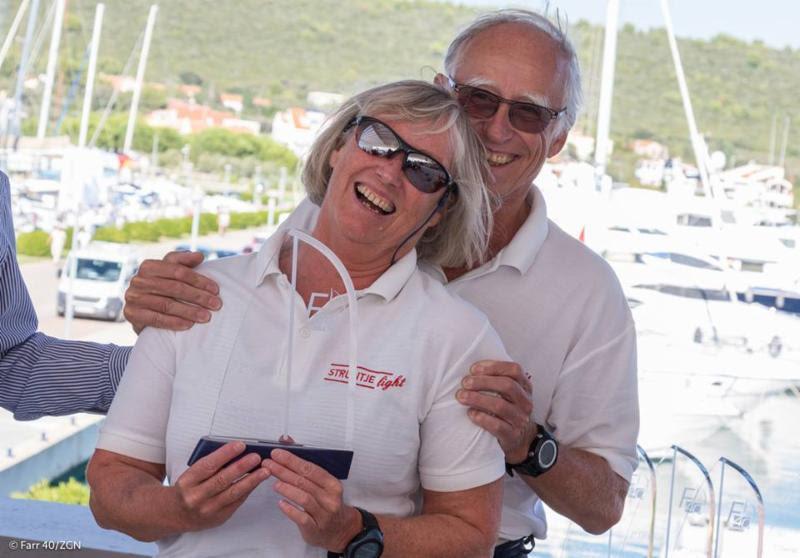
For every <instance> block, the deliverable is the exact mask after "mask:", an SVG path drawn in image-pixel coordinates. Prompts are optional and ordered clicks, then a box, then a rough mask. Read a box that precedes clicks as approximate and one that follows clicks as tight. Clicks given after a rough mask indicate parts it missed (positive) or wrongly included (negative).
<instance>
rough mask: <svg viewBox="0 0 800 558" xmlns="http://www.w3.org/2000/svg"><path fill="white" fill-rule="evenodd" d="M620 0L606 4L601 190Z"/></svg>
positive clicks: (597, 157) (598, 152) (597, 159)
mask: <svg viewBox="0 0 800 558" xmlns="http://www.w3.org/2000/svg"><path fill="white" fill-rule="evenodd" d="M618 19H619V0H608V4H607V6H606V33H605V42H604V45H603V70H602V74H601V78H600V102H599V108H598V112H597V138H596V140H595V148H594V165H595V177H596V186H595V187H596V188H597V189H598V190H601V189H602V188H601V183H602V179H603V176H604V175H605V173H606V165H607V163H608V147H609V143H610V138H609V135H608V134H609V128H610V127H611V101H612V97H613V94H614V65H615V61H616V58H617V22H618Z"/></svg>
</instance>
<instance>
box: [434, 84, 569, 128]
mask: <svg viewBox="0 0 800 558" xmlns="http://www.w3.org/2000/svg"><path fill="white" fill-rule="evenodd" d="M447 80H448V81H449V82H450V87H452V88H453V91H455V92H456V97H457V98H458V102H459V104H461V106H462V107H464V110H465V111H466V112H467V114H469V115H470V116H472V117H473V118H479V119H481V120H485V119H487V118H491V117H492V116H494V114H495V113H496V112H497V109H498V107H499V106H500V104H501V103H505V104H507V105H508V119H509V121H510V122H511V125H512V126H513V127H514V128H516V129H517V130H519V131H520V132H528V133H529V134H538V133H540V132H543V131H544V130H545V128H547V126H548V125H549V124H550V122H551V121H553V120H555V119H556V118H558V116H559V115H560V114H562V113H563V112H564V111H566V110H567V109H566V107H565V108H563V109H561V110H553V109H550V108H547V107H543V106H540V105H537V104H536V103H524V102H522V101H511V100H509V99H504V98H503V97H500V96H499V95H495V94H494V93H492V92H490V91H486V90H485V89H480V88H479V87H473V86H471V85H463V84H461V83H456V81H455V80H454V79H453V78H451V77H448V78H447Z"/></svg>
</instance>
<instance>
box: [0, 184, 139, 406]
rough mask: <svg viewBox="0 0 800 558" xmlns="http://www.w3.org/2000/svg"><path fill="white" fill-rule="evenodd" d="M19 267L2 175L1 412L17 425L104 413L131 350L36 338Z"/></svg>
mask: <svg viewBox="0 0 800 558" xmlns="http://www.w3.org/2000/svg"><path fill="white" fill-rule="evenodd" d="M37 326H38V322H37V319H36V313H35V311H34V309H33V304H31V299H30V296H28V290H27V289H26V288H25V283H24V282H23V280H22V274H21V273H20V270H19V266H18V265H17V257H16V247H15V240H14V224H13V222H12V220H11V196H10V188H9V185H8V177H6V175H4V174H3V173H0V407H3V408H4V409H8V410H9V411H11V412H12V413H14V417H15V418H16V419H18V420H31V419H35V418H38V417H40V416H42V415H66V414H70V413H77V412H81V411H106V410H108V407H109V405H110V404H111V399H112V398H113V397H114V391H115V390H116V387H117V384H119V380H120V377H121V376H122V371H123V370H124V369H125V364H126V363H127V361H128V353H129V352H130V347H117V346H115V345H100V344H98V343H84V342H79V341H63V340H61V339H56V338H54V337H48V336H47V335H44V334H43V333H37V331H36V329H37Z"/></svg>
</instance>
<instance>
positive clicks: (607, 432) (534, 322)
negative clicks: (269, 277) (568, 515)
mask: <svg viewBox="0 0 800 558" xmlns="http://www.w3.org/2000/svg"><path fill="white" fill-rule="evenodd" d="M530 201H531V202H532V207H533V209H532V211H531V213H530V215H529V216H528V219H527V220H526V221H525V223H524V224H523V225H522V227H521V228H520V229H519V231H517V234H516V235H515V236H514V238H513V239H512V241H511V242H510V243H509V244H508V245H507V246H506V247H505V248H504V249H503V250H501V251H500V252H499V253H498V254H497V255H496V256H495V257H494V258H493V259H492V260H491V261H489V262H487V263H486V264H484V265H483V266H481V267H479V268H477V269H475V270H473V271H470V272H469V273H467V274H465V275H463V276H461V277H459V278H458V279H456V280H454V281H452V282H449V283H448V282H447V279H446V278H445V276H444V274H443V273H442V270H441V269H440V268H438V267H436V266H432V265H430V264H427V263H426V262H420V268H421V269H423V270H424V271H426V272H427V273H428V274H429V275H430V276H432V277H435V278H436V279H438V280H439V281H441V282H442V283H446V285H445V286H446V287H447V290H448V291H450V292H451V293H454V294H457V295H459V296H460V297H462V298H463V299H464V300H466V301H468V302H470V303H472V304H474V305H475V306H476V307H477V308H478V309H480V310H481V311H483V312H484V313H485V314H486V315H487V316H488V317H489V320H490V321H491V322H492V325H493V326H494V328H495V329H496V330H497V332H498V333H499V334H500V338H501V339H502V340H503V344H504V345H505V347H506V350H507V351H508V353H509V354H510V355H511V360H513V361H515V362H517V363H519V365H520V366H521V367H522V368H523V370H525V371H526V372H528V373H529V374H530V376H531V379H532V383H533V420H534V421H535V422H537V423H539V424H542V425H545V427H546V428H547V429H548V430H549V431H550V432H551V433H552V434H553V435H554V436H555V437H556V439H557V440H558V441H559V443H561V444H563V445H566V446H569V447H571V448H578V449H583V450H586V451H590V452H592V453H594V454H596V455H599V456H601V457H603V458H605V459H606V460H607V461H608V463H609V465H610V466H611V468H612V469H613V470H614V471H615V472H616V473H617V474H619V475H620V476H621V477H623V478H624V479H626V480H628V481H630V479H631V476H632V475H633V471H634V470H635V468H636V465H637V462H638V460H637V455H636V440H637V437H638V433H639V403H638V388H637V377H636V330H635V328H634V323H633V319H632V317H631V312H630V309H629V307H628V304H627V301H626V299H625V295H624V293H623V291H622V288H621V286H620V284H619V281H618V279H617V277H616V275H614V272H613V271H612V269H611V267H610V266H609V265H608V264H607V263H606V261H605V260H603V259H602V258H601V257H600V256H598V255H597V254H595V253H594V252H592V251H591V250H590V249H589V248H587V247H586V246H585V245H584V244H582V243H581V242H579V241H577V240H576V239H574V238H573V237H571V236H569V235H568V234H566V233H565V232H564V231H562V230H561V229H560V228H559V227H558V226H557V225H556V224H555V223H553V222H552V221H550V220H549V219H548V218H547V206H546V204H545V201H544V198H543V197H542V193H541V192H540V191H539V189H538V188H537V187H536V186H533V187H532V188H531V194H530ZM317 213H318V209H317V207H316V206H314V205H313V204H311V203H310V202H308V201H307V200H306V201H304V202H303V203H302V204H301V205H300V206H299V207H298V208H297V210H295V212H294V213H293V214H292V216H291V217H290V219H289V221H290V223H291V225H292V226H311V225H312V224H313V222H314V221H315V220H316V216H317ZM469 364H471V363H467V366H465V367H464V368H463V370H462V371H461V372H462V374H466V373H467V371H468V369H469ZM531 533H533V534H534V535H535V536H536V538H539V539H543V538H545V536H546V534H547V522H546V519H545V514H544V509H543V506H542V503H541V502H540V500H539V498H538V496H536V494H535V493H534V492H533V491H532V490H531V488H530V487H529V486H528V485H527V484H525V481H523V480H521V479H520V478H519V475H515V476H514V477H513V478H512V477H508V476H506V479H505V496H504V500H503V518H502V523H501V526H500V538H501V539H504V540H511V539H517V538H520V537H524V536H527V535H529V534H531Z"/></svg>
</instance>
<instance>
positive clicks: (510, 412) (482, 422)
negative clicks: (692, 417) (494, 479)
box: [457, 361, 628, 534]
mask: <svg viewBox="0 0 800 558" xmlns="http://www.w3.org/2000/svg"><path fill="white" fill-rule="evenodd" d="M470 372H471V373H470V375H468V376H467V377H466V378H465V379H464V381H463V389H461V390H460V391H459V392H458V394H457V397H458V400H459V402H461V403H462V404H464V405H467V406H469V407H470V411H469V413H468V415H469V417H470V419H471V420H472V421H473V422H474V423H475V424H477V425H478V426H480V427H482V428H484V429H485V430H487V431H488V432H490V433H492V434H493V435H494V436H495V437H496V438H497V439H498V441H499V442H500V446H501V447H502V448H503V451H504V453H505V455H506V461H507V462H508V463H520V462H521V461H523V460H524V459H525V457H526V456H527V453H528V448H529V447H530V444H531V442H532V441H533V439H534V437H535V436H536V434H537V432H536V425H535V424H534V423H533V422H532V420H531V409H532V407H533V403H532V401H531V390H532V386H531V384H530V381H529V380H528V379H527V377H526V376H525V374H524V373H523V371H522V369H521V368H520V367H519V365H517V364H516V363H513V362H490V361H484V362H479V363H475V365H473V367H472V368H471V370H470ZM485 392H493V393H496V394H498V395H499V397H497V396H495V395H491V394H487V393H485ZM520 477H521V478H522V479H523V480H524V481H525V483H526V484H528V486H530V487H531V489H533V490H534V492H536V494H537V495H538V496H539V497H540V498H541V499H542V500H543V501H544V502H545V503H546V504H547V505H548V506H550V507H551V508H552V509H553V510H555V511H557V512H558V513H560V514H562V515H564V516H566V517H568V518H569V519H571V520H572V521H574V522H575V523H577V524H578V525H580V526H581V527H582V528H583V529H584V530H586V531H587V532H589V533H593V534H599V533H603V532H605V531H607V530H608V529H610V528H611V527H613V526H614V525H615V524H616V523H617V522H618V521H619V519H620V517H621V516H622V511H623V508H624V505H625V496H626V494H627V490H628V482H627V481H626V480H625V479H623V478H622V477H620V476H619V475H618V474H617V473H616V472H614V470H613V469H612V468H611V466H610V465H609V463H608V461H606V460H605V459H604V458H603V457H600V456H598V455H595V454H593V453H591V452H588V451H584V450H580V449H574V448H570V447H567V446H566V445H564V444H561V445H560V447H559V455H558V461H557V462H556V464H555V465H554V466H553V468H552V469H550V470H549V471H548V472H547V473H544V474H542V475H540V476H538V477H535V478H534V477H531V476H528V475H520Z"/></svg>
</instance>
